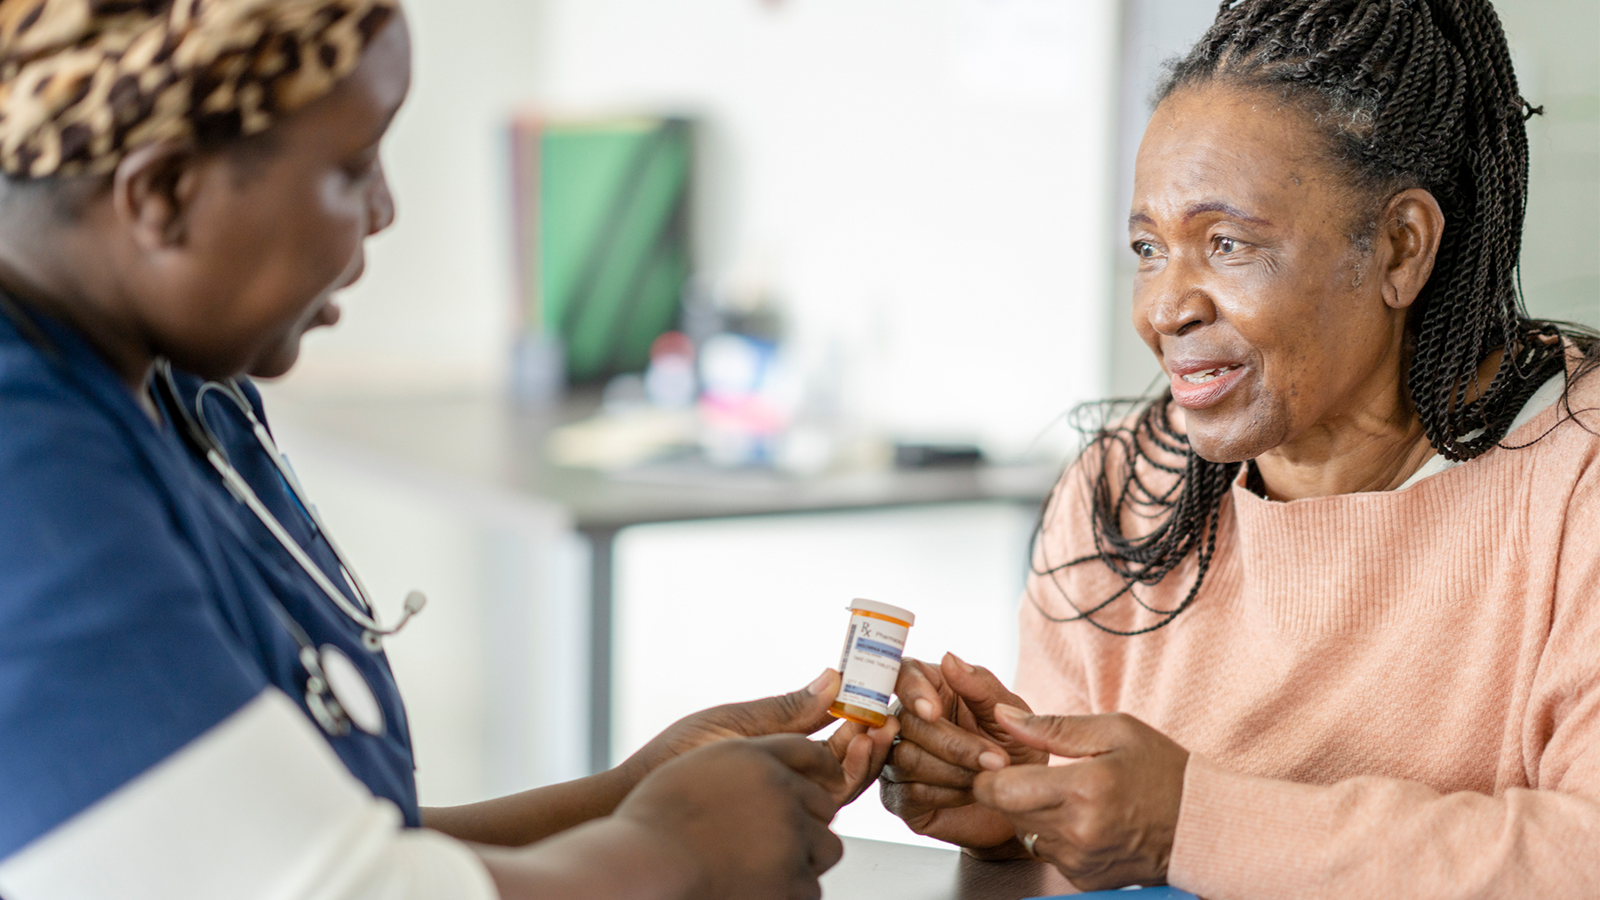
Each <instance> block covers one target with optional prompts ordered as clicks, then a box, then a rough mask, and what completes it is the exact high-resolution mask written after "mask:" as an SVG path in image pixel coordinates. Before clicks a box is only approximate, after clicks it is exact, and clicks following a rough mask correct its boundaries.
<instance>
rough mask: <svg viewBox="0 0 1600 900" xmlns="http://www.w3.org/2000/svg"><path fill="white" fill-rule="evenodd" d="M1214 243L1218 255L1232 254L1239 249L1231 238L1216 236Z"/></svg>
mask: <svg viewBox="0 0 1600 900" xmlns="http://www.w3.org/2000/svg"><path fill="white" fill-rule="evenodd" d="M1215 243H1216V247H1217V252H1218V253H1232V252H1233V251H1235V250H1237V249H1239V242H1238V241H1236V240H1234V239H1233V238H1231V237H1222V236H1218V237H1217V239H1216V241H1215Z"/></svg>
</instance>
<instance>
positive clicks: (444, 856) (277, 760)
mask: <svg viewBox="0 0 1600 900" xmlns="http://www.w3.org/2000/svg"><path fill="white" fill-rule="evenodd" d="M0 895H3V896H4V897H6V898H7V900H101V898H107V897H116V898H118V900H216V898H223V897H226V898H230V900H269V898H270V900H380V898H381V900H413V898H415V900H422V898H442V897H449V898H459V900H495V898H496V897H497V896H498V894H497V893H496V891H495V888H494V885H493V882H492V881H491V880H490V878H489V875H488V872H487V871H486V870H485V869H484V867H483V864H482V862H481V861H479V859H478V857H477V856H476V855H475V854H473V853H472V852H471V851H470V850H468V849H467V847H466V846H465V845H463V844H461V843H460V842H458V841H455V840H452V839H450V838H447V837H445V836H443V835H441V834H438V833H437V832H432V831H427V830H423V829H403V828H401V816H400V813H399V810H397V809H396V808H395V806H394V804H393V803H391V802H389V801H387V800H381V799H378V798H375V797H374V796H373V795H372V792H371V791H370V790H369V789H368V788H367V787H366V785H364V784H362V783H361V782H360V781H358V780H357V779H356V778H355V777H354V776H353V775H351V774H350V772H349V770H348V769H346V767H345V766H344V764H343V763H341V762H340V760H339V758H338V757H337V756H336V755H334V753H333V751H332V750H331V749H330V748H329V746H328V743H327V741H325V740H324V739H323V738H322V736H321V735H320V734H318V733H317V731H316V729H315V727H314V726H313V725H312V724H311V723H310V722H309V721H308V720H307V719H306V716H305V714H304V713H302V712H301V711H300V710H299V708H298V707H296V706H295V704H294V703H293V701H291V700H290V699H289V698H288V697H286V696H284V694H283V693H282V692H281V691H279V690H277V689H276V688H267V689H266V690H264V691H262V692H261V694H260V695H259V696H257V697H256V699H255V700H253V701H251V702H250V703H248V704H246V705H245V706H244V707H243V708H241V709H240V710H238V711H237V712H235V713H234V714H233V715H231V716H229V717H228V718H226V719H224V720H223V721H222V722H220V723H218V724H217V725H216V726H214V727H212V728H211V729H210V730H209V731H207V732H205V733H204V734H202V735H201V736H200V737H198V738H196V739H195V740H193V741H191V742H190V743H189V744H188V745H187V746H185V747H184V748H182V749H181V750H179V751H178V752H177V753H174V754H173V755H172V756H170V757H168V758H167V759H166V760H163V761H162V762H161V763H160V764H158V765H157V766H155V767H154V768H152V769H150V770H149V771H147V772H145V773H144V774H143V775H141V776H139V777H138V778H135V779H134V780H133V781H130V782H129V783H127V784H126V785H124V786H123V787H122V788H120V789H118V790H117V791H115V792H113V793H111V794H109V795H107V796H106V797H105V798H103V799H102V800H100V801H99V802H97V803H95V804H94V805H93V806H90V807H89V808H88V809H86V810H84V811H83V812H81V813H79V814H78V815H76V816H74V817H72V818H71V819H69V820H67V821H66V822H64V823H63V824H61V825H59V826H57V827H56V828H55V829H53V830H51V831H50V832H49V833H47V834H45V835H44V836H43V837H41V838H39V839H37V840H35V841H34V842H32V843H30V844H29V845H27V846H26V847H24V848H23V849H22V850H20V851H19V852H17V853H15V854H13V855H12V856H10V857H9V858H8V859H6V860H4V861H3V862H0Z"/></svg>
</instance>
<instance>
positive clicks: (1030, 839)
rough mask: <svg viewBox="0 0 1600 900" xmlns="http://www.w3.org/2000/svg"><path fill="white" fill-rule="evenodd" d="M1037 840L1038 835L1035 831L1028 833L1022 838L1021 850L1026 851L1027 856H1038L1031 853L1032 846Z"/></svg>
mask: <svg viewBox="0 0 1600 900" xmlns="http://www.w3.org/2000/svg"><path fill="white" fill-rule="evenodd" d="M1038 840H1039V833H1038V832H1037V831H1030V832H1028V833H1027V834H1025V835H1023V836H1022V849H1024V850H1026V851H1028V855H1029V856H1038V855H1039V854H1037V853H1034V852H1033V845H1034V844H1035V843H1036V842H1037V841H1038Z"/></svg>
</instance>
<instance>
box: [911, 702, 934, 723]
mask: <svg viewBox="0 0 1600 900" xmlns="http://www.w3.org/2000/svg"><path fill="white" fill-rule="evenodd" d="M911 705H912V706H914V707H915V708H916V710H917V715H919V716H921V717H922V720H923V721H924V722H936V721H938V719H939V710H938V709H937V708H935V707H934V705H933V701H932V700H929V699H928V698H926V697H924V698H922V699H921V700H918V701H917V702H916V703H913V704H911Z"/></svg>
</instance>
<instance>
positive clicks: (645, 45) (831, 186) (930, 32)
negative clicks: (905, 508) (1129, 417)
mask: <svg viewBox="0 0 1600 900" xmlns="http://www.w3.org/2000/svg"><path fill="white" fill-rule="evenodd" d="M544 2H545V4H546V9H547V19H546V28H547V31H546V36H545V42H544V46H545V47H546V53H547V59H546V60H545V65H546V70H545V80H544V83H543V87H542V91H541V94H540V97H541V100H542V101H543V102H544V104H545V105H546V106H547V107H549V108H553V109H556V110H575V111H582V110H593V109H602V110H605V109H611V110H618V109H621V110H627V109H637V108H646V109H652V110H655V109H666V110H681V111H684V112H688V113H691V114H695V115H697V116H699V117H700V118H701V119H702V121H704V122H705V123H706V126H707V127H706V129H705V131H704V133H703V142H702V144H701V151H702V155H701V161H700V167H699V170H698V172H697V176H698V178H699V182H700V185H699V186H700V196H699V202H700V208H699V213H700V215H701V229H700V233H699V244H700V247H699V255H700V258H701V261H702V263H703V265H704V270H705V273H706V274H707V275H708V276H710V277H712V278H713V279H717V278H724V277H728V276H732V275H738V276H741V277H745V278H764V279H767V280H769V281H770V283H771V287H772V288H773V290H774V291H775V293H776V294H777V295H778V296H779V297H780V298H781V299H782V301H783V302H784V305H785V307H786V308H787V310H788V311H789V313H790V316H791V323H792V326H793V328H794V331H795V336H796V338H797V341H798V344H799V350H800V352H801V353H802V355H804V356H806V357H808V358H809V359H811V360H813V361H814V362H816V363H817V364H818V365H826V364H827V363H826V362H825V361H826V360H829V359H830V358H832V359H836V360H841V361H842V363H843V369H844V371H843V372H839V373H836V374H838V375H839V376H840V377H842V379H843V381H844V385H843V387H844V393H845V394H846V397H847V401H848V403H849V404H850V406H851V407H852V408H853V410H854V411H855V412H856V413H857V414H858V415H860V416H862V417H864V418H866V419H868V420H870V421H873V422H875V423H878V424H881V425H885V426H888V427H890V428H893V429H897V430H902V431H911V432H929V433H938V434H971V435H976V436H978V437H980V438H982V439H984V440H985V441H986V442H987V443H989V444H990V446H992V447H995V448H997V449H1001V450H1011V449H1019V448H1021V447H1023V446H1026V445H1027V444H1028V443H1029V442H1030V441H1031V440H1033V438H1034V437H1035V436H1036V435H1037V434H1038V433H1039V432H1040V431H1041V430H1042V429H1044V428H1045V427H1046V426H1047V425H1048V424H1049V423H1050V421H1051V420H1052V418H1053V417H1055V416H1056V415H1057V414H1059V413H1061V412H1063V411H1065V410H1066V409H1067V408H1069V407H1070V406H1071V405H1072V404H1073V403H1075V402H1077V401H1080V400H1084V399H1089V398H1093V397H1096V396H1099V395H1100V394H1101V392H1102V389H1103V384H1104V379H1103V377H1102V373H1103V369H1104V359H1105V356H1104V349H1103V345H1104V340H1103V334H1104V331H1105V329H1106V327H1107V324H1106V316H1105V311H1104V307H1105V303H1104V298H1105V296H1106V292H1107V281H1108V279H1107V278H1106V277H1105V276H1106V273H1105V272H1104V271H1103V268H1104V267H1103V265H1102V264H1101V262H1100V260H1101V257H1100V256H1099V255H1098V254H1096V253H1094V252H1093V250H1094V249H1095V248H1098V247H1100V246H1103V238H1102V237H1101V232H1102V230H1103V227H1104V222H1105V220H1106V215H1105V212H1104V210H1105V209H1106V207H1107V205H1108V204H1109V202H1110V196H1109V190H1108V187H1107V185H1108V177H1109V176H1108V174H1107V172H1108V169H1107V166H1108V164H1109V156H1110V138H1109V134H1108V130H1107V126H1108V123H1109V121H1110V116H1111V105H1112V104H1111V88H1112V75H1113V72H1112V65H1113V61H1114V60H1113V57H1114V53H1115V44H1116V42H1115V12H1114V9H1115V3H1114V2H1112V0H781V2H778V3H772V2H765V0H675V2H671V3H663V2H660V0H544Z"/></svg>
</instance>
